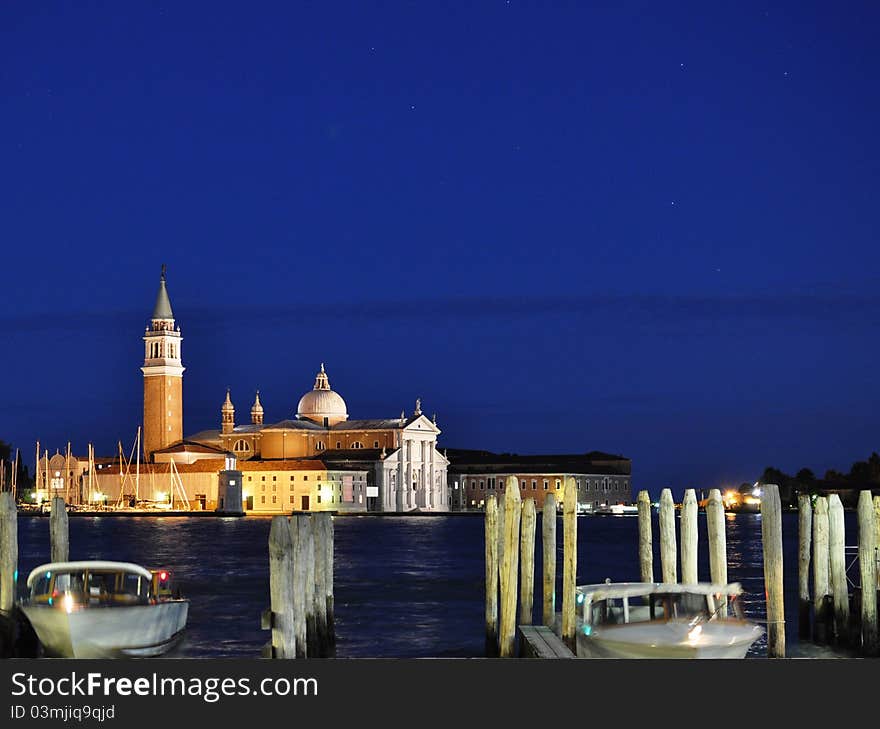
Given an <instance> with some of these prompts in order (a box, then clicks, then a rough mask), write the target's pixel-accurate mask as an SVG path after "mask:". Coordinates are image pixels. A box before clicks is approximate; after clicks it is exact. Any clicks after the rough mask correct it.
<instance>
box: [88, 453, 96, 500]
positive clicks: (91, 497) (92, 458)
mask: <svg viewBox="0 0 880 729" xmlns="http://www.w3.org/2000/svg"><path fill="white" fill-rule="evenodd" d="M94 470H95V448H94V446H92V444H91V443H89V501H94V498H95V492H94V491H93V490H92V471H94Z"/></svg>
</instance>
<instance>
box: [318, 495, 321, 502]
mask: <svg viewBox="0 0 880 729" xmlns="http://www.w3.org/2000/svg"><path fill="white" fill-rule="evenodd" d="M318 503H319V504H320V503H321V494H318Z"/></svg>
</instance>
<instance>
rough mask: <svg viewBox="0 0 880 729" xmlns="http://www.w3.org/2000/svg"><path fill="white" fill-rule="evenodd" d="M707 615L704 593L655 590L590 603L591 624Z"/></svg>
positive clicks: (637, 621)
mask: <svg viewBox="0 0 880 729" xmlns="http://www.w3.org/2000/svg"><path fill="white" fill-rule="evenodd" d="M695 616H703V617H706V618H708V617H709V607H708V603H707V601H706V596H705V595H699V594H691V593H672V594H668V593H657V594H652V595H633V596H628V597H617V598H607V599H605V600H597V601H596V602H593V603H592V604H591V605H590V624H591V625H594V626H596V625H621V624H623V623H641V622H646V621H649V620H674V619H677V618H678V619H681V618H693V617H695Z"/></svg>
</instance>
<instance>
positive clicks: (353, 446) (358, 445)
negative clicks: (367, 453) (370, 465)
mask: <svg viewBox="0 0 880 729" xmlns="http://www.w3.org/2000/svg"><path fill="white" fill-rule="evenodd" d="M351 447H352V448H354V449H355V450H357V449H358V448H363V447H364V446H363V444H362V443H361V442H360V441H359V440H356V441H355V442H354V443H352V444H351Z"/></svg>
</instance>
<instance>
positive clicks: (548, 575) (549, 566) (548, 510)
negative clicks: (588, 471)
mask: <svg viewBox="0 0 880 729" xmlns="http://www.w3.org/2000/svg"><path fill="white" fill-rule="evenodd" d="M541 541H542V542H543V544H542V547H543V549H542V552H543V555H542V556H543V565H544V572H543V582H544V602H543V616H542V617H543V622H544V625H546V626H547V627H548V628H552V627H553V625H554V623H555V622H556V496H555V495H553V494H547V495H546V496H545V497H544V509H543V513H542V514H541Z"/></svg>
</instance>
